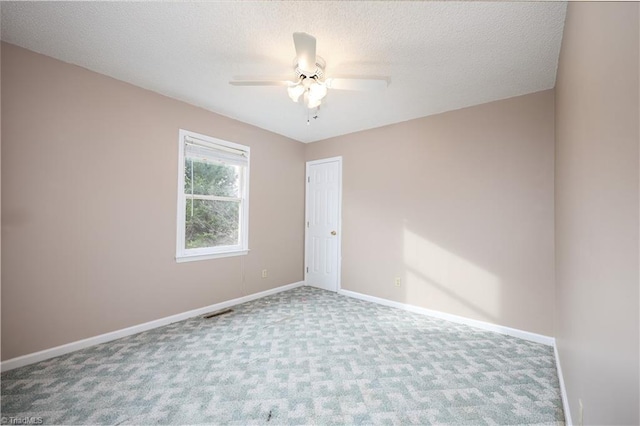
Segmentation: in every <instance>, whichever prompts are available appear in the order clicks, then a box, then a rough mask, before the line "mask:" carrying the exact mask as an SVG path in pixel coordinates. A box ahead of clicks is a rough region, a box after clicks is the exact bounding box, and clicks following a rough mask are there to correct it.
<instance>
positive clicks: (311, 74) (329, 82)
mask: <svg viewBox="0 0 640 426" xmlns="http://www.w3.org/2000/svg"><path fill="white" fill-rule="evenodd" d="M293 43H294V45H295V48H296V58H295V60H294V71H295V78H294V79H293V80H286V79H283V80H269V79H254V80H249V79H247V80H242V79H239V80H232V81H230V82H229V84H232V85H234V86H286V87H287V92H288V94H289V97H290V98H291V100H292V101H293V102H298V101H299V100H300V99H301V98H302V100H303V102H304V104H305V105H306V107H307V108H309V109H312V108H318V107H319V106H320V104H321V103H322V99H324V97H325V96H326V95H327V89H333V90H361V91H369V90H381V89H385V88H386V87H387V86H388V85H389V78H388V77H341V78H326V76H325V74H324V68H325V65H326V63H325V61H324V59H322V58H321V57H320V56H317V55H316V38H315V37H314V36H312V35H310V34H307V33H293Z"/></svg>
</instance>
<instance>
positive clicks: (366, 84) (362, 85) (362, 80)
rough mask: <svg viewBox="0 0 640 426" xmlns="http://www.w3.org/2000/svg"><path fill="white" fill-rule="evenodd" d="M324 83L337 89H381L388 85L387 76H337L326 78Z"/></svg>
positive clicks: (330, 87)
mask: <svg viewBox="0 0 640 426" xmlns="http://www.w3.org/2000/svg"><path fill="white" fill-rule="evenodd" d="M325 83H326V85H327V87H328V88H329V89H337V90H363V91H366V90H383V89H386V88H387V86H388V85H389V77H338V78H328V79H327V80H326V82H325Z"/></svg>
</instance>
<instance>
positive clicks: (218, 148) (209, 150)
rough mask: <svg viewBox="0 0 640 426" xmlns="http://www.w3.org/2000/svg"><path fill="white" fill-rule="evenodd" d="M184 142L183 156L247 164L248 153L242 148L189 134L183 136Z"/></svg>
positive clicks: (200, 159) (209, 160) (218, 162)
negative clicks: (208, 140) (207, 140)
mask: <svg viewBox="0 0 640 426" xmlns="http://www.w3.org/2000/svg"><path fill="white" fill-rule="evenodd" d="M184 144H185V146H184V156H185V158H190V159H192V160H195V161H202V162H208V163H215V164H229V165H235V166H247V165H248V164H249V159H248V157H249V156H248V153H247V152H246V151H244V150H242V149H236V148H231V147H228V146H224V145H218V144H215V143H211V142H205V141H200V140H198V139H196V138H193V137H189V136H187V137H185V140H184Z"/></svg>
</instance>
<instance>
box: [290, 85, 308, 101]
mask: <svg viewBox="0 0 640 426" xmlns="http://www.w3.org/2000/svg"><path fill="white" fill-rule="evenodd" d="M287 93H288V94H289V97H290V98H291V100H292V101H293V102H298V100H299V99H300V96H302V94H303V93H304V87H302V86H301V85H299V84H297V85H295V86H289V87H287Z"/></svg>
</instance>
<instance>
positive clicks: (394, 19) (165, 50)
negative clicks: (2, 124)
mask: <svg viewBox="0 0 640 426" xmlns="http://www.w3.org/2000/svg"><path fill="white" fill-rule="evenodd" d="M565 10H566V3H564V2H395V1H375V2H346V1H342V2H338V1H330V2H324V1H315V2H302V1H297V2H293V1H292V2H245V1H235V2H215V3H202V2H200V3H186V2H176V3H155V2H151V3H149V2H142V3H138V2H137V3H126V2H118V3H114V2H82V3H77V2H69V3H67V2H64V3H62V2H15V3H13V2H3V3H2V6H1V13H2V21H1V25H2V26H1V28H2V39H3V40H4V41H7V42H9V43H13V44H16V45H19V46H22V47H25V48H27V49H30V50H33V51H36V52H40V53H43V54H45V55H49V56H52V57H54V58H58V59H61V60H63V61H66V62H70V63H73V64H77V65H80V66H83V67H86V68H88V69H91V70H94V71H97V72H99V73H102V74H106V75H109V76H111V77H114V78H117V79H119V80H123V81H126V82H129V83H132V84H135V85H137V86H141V87H144V88H146V89H150V90H153V91H155V92H158V93H162V94H164V95H167V96H171V97H173V98H176V99H181V100H183V101H186V102H189V103H191V104H194V105H198V106H201V107H203V108H206V109H208V110H211V111H214V112H217V113H219V114H223V115H226V116H229V117H232V118H235V119H238V120H241V121H244V122H247V123H251V124H253V125H256V126H258V127H262V128H264V129H267V130H271V131H273V132H275V133H279V134H282V135H285V136H288V137H291V138H293V139H296V140H299V141H301V142H312V141H317V140H321V139H325V138H328V137H332V136H337V135H342V134H346V133H351V132H355V131H358V130H364V129H369V128H373V127H379V126H383V125H386V124H391V123H396V122H400V121H405V120H410V119H413V118H418V117H423V116H427V115H431V114H435V113H439V112H443V111H449V110H453V109H458V108H463V107H466V106H470V105H477V104H480V103H484V102H489V101H492V100H497V99H504V98H509V97H513V96H518V95H522V94H526V93H531V92H536V91H539V90H544V89H549V88H552V87H554V85H555V77H556V68H557V63H558V55H559V51H560V44H561V40H562V31H563V26H564V17H565ZM295 31H304V32H308V33H310V34H312V35H314V36H316V38H317V39H318V45H317V51H318V55H320V56H322V57H324V58H325V60H326V61H327V67H326V74H327V75H328V76H337V75H340V76H348V75H376V76H380V75H382V76H390V78H391V84H390V86H389V87H388V89H387V90H386V91H383V92H370V93H365V92H347V91H337V90H333V91H331V90H330V91H329V94H328V95H327V97H326V98H325V102H324V103H323V105H322V108H321V110H320V114H319V118H318V119H317V120H313V119H312V123H311V125H309V126H307V125H306V120H307V112H306V110H305V108H304V107H303V106H302V105H300V104H295V103H293V102H292V101H291V100H290V99H289V98H288V96H287V93H286V89H285V88H284V87H235V86H230V85H229V84H228V81H229V80H230V79H232V78H233V77H236V76H255V75H266V76H291V77H293V70H292V63H293V58H294V56H295V51H294V46H293V40H292V33H293V32H295Z"/></svg>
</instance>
